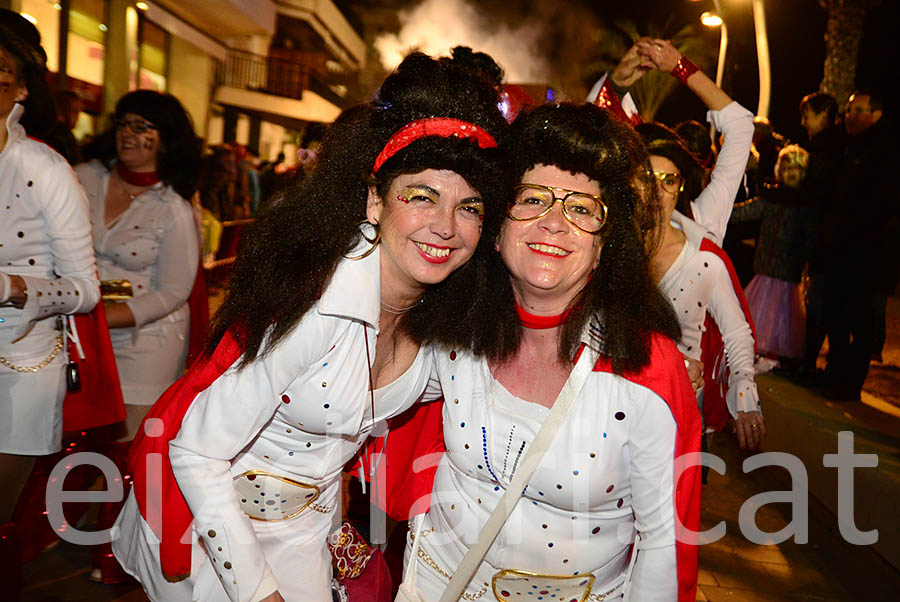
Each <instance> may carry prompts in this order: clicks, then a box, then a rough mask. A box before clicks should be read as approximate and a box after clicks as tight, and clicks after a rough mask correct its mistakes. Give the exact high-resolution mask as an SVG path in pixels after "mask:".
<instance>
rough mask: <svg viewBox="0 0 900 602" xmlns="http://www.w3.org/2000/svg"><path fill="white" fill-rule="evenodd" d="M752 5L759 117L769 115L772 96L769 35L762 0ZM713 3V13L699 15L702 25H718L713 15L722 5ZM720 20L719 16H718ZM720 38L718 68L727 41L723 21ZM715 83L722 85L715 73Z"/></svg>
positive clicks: (717, 14) (715, 1)
mask: <svg viewBox="0 0 900 602" xmlns="http://www.w3.org/2000/svg"><path fill="white" fill-rule="evenodd" d="M690 1H691V2H698V1H699V0H690ZM750 2H751V4H752V7H753V29H754V32H755V34H756V60H757V63H758V65H759V105H758V106H757V109H756V114H757V116H759V117H766V118H768V116H769V100H770V99H771V96H772V67H771V63H770V62H769V37H768V34H767V32H766V8H765V5H764V4H763V0H750ZM713 4H714V5H715V7H716V12H715V13H703V15H702V16H701V17H700V20H701V22H702V23H703V24H704V25H707V26H709V27H719V24H718V23H715V18H714V15H715V16H719V15H721V14H722V6H721V4H720V2H719V0H713ZM707 15H708V16H709V20H710V22H709V23H707V22H706V20H704V17H706V16H707ZM719 20H721V16H720V17H719ZM721 27H722V39H721V43H720V49H719V61H720V62H719V69H721V68H722V64H723V63H722V62H721V61H722V60H723V59H722V55H723V54H724V50H723V49H724V46H725V44H726V43H727V42H726V37H727V33H726V30H725V22H724V21H722V23H721ZM716 84H718V85H719V87H721V86H722V83H721V78H720V77H719V76H718V74H717V75H716Z"/></svg>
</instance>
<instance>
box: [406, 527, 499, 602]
mask: <svg viewBox="0 0 900 602" xmlns="http://www.w3.org/2000/svg"><path fill="white" fill-rule="evenodd" d="M433 531H434V528H433V527H432V528H431V529H429V530H428V531H423V532H422V537H423V538H424V537H425V536H426V535H428V534H429V533H431V532H433ZM409 539H410V541H413V542H414V541H415V540H416V536H415V535H413V532H412V531H411V530H410V532H409ZM418 555H419V558H421V559H422V562H424V563H425V564H427V565H428V566H430V567H431V568H433V569H434V570H435V571H437V573H438V574H439V575H440V576H441V577H443V578H444V579H446V580H447V581H449V580H450V579H451V578H452V577H453V576H452V575H450V574H449V573H447V572H446V571H445V570H444V569H442V568H441V567H440V566H439V565H438V563H436V562H435V561H434V559H433V558H432V557H431V556H429V555H428V552H426V551H425V550H423V549H422V546H421V545H420V546H419V554H418ZM489 587H490V585H488V584H487V583H484V584H482V587H481V589H480V590H478V591H477V592H475V593H474V594H470V593H469V592H463V593H462V595H461V596H460V598H463V599H465V600H477V599H478V598H480V597H481V596H483V595H484V594H486V593H487V591H488V588H489Z"/></svg>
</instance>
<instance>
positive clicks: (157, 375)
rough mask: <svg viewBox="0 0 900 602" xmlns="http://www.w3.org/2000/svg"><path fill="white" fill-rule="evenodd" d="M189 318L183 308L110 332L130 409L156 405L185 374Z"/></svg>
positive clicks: (185, 307) (187, 311) (186, 310)
mask: <svg viewBox="0 0 900 602" xmlns="http://www.w3.org/2000/svg"><path fill="white" fill-rule="evenodd" d="M189 327H190V314H189V308H188V306H187V305H186V304H185V305H182V306H181V307H179V308H178V309H176V310H175V311H173V312H172V313H170V314H169V315H167V316H165V317H163V318H160V319H159V320H156V321H155V322H150V323H149V324H145V325H144V326H142V327H141V328H140V329H139V330H138V331H137V332H135V330H134V329H133V328H113V329H111V330H110V331H109V338H110V341H111V342H112V346H113V351H114V353H115V355H116V369H117V370H118V371H119V381H120V383H121V385H122V397H123V398H124V399H125V403H126V404H129V405H148V406H149V405H153V404H154V403H156V400H157V399H158V398H159V396H160V395H162V394H163V392H164V391H165V390H166V389H168V388H169V385H171V384H172V383H173V382H175V381H176V380H178V379H179V378H181V376H182V374H184V362H185V359H186V358H187V351H188V330H189Z"/></svg>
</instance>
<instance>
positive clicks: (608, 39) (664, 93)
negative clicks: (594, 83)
mask: <svg viewBox="0 0 900 602" xmlns="http://www.w3.org/2000/svg"><path fill="white" fill-rule="evenodd" d="M666 29H667V27H665V26H663V27H662V28H660V27H658V26H656V25H655V24H650V25H649V31H648V32H646V33H643V34H642V33H640V32H639V31H638V29H637V26H636V25H635V24H634V23H633V22H631V21H617V22H616V23H615V25H614V27H613V28H608V29H606V30H605V31H604V32H603V34H602V35H601V37H600V41H601V46H600V58H599V59H598V60H596V61H594V62H593V63H590V64H588V65H587V66H586V71H587V72H588V73H603V72H604V71H611V70H612V69H613V68H614V67H615V66H616V64H618V62H619V59H621V58H622V56H624V54H625V53H626V52H627V51H628V49H629V48H630V47H631V46H632V45H633V44H634V43H635V42H637V41H638V39H640V38H641V37H646V36H650V37H654V38H663V37H668V38H669V39H670V40H671V42H672V44H673V45H674V46H675V48H677V49H678V51H679V52H681V53H682V54H684V55H687V56H689V57H690V58H691V60H692V61H694V62H695V63H697V64H698V65H700V67H701V68H703V70H704V71H706V72H707V73H711V72H714V70H713V71H710V69H711V66H714V65H715V61H716V47H714V46H713V45H712V44H710V42H709V41H708V40H707V39H705V38H704V37H703V36H701V35H700V33H699V32H698V28H697V27H695V26H693V25H688V26H686V27H683V28H682V29H680V30H679V31H678V32H677V33H676V34H675V35H673V36H666V35H664V33H663V32H664V31H665V30H666ZM713 69H714V68H713ZM678 85H679V84H678V82H677V81H676V80H675V78H673V77H672V76H671V75H669V74H668V73H661V72H659V71H656V70H654V71H650V72H649V73H647V74H646V75H645V76H644V77H642V78H641V79H640V80H639V81H638V82H637V83H636V84H634V85H633V86H632V87H631V94H632V96H634V98H635V100H636V101H637V104H638V106H639V107H640V108H641V116H642V117H643V118H644V120H645V121H653V119H654V117H655V116H656V113H657V112H658V111H659V108H660V107H661V106H662V105H663V103H664V102H665V100H666V98H668V97H669V95H670V94H672V92H673V91H674V90H675V89H676V88H677V87H678Z"/></svg>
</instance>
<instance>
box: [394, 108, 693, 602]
mask: <svg viewBox="0 0 900 602" xmlns="http://www.w3.org/2000/svg"><path fill="white" fill-rule="evenodd" d="M512 132H513V133H512V136H511V139H510V146H509V147H508V148H509V149H510V152H509V154H510V156H511V158H512V161H513V162H514V167H513V170H514V174H513V175H515V176H517V177H518V179H519V182H520V184H519V185H518V186H517V188H516V194H515V196H514V198H513V199H512V201H511V202H510V204H509V206H508V210H507V219H506V220H505V222H504V224H503V227H502V230H501V233H500V236H499V237H498V239H497V243H496V248H497V250H498V251H499V254H498V257H497V260H498V263H499V262H500V261H502V263H503V266H505V278H498V280H497V281H496V286H497V289H498V291H497V301H496V303H495V304H494V306H493V307H485V308H484V311H483V316H482V317H480V318H479V323H473V324H470V327H471V328H473V329H476V330H477V331H478V332H479V333H480V338H481V340H482V341H483V344H484V346H483V349H482V353H483V355H480V356H478V355H475V354H472V353H466V352H464V351H462V350H460V349H454V348H450V347H442V348H437V349H436V350H435V362H436V366H437V368H436V369H437V376H438V378H439V380H440V384H441V388H442V390H443V395H444V399H445V402H444V409H443V433H444V439H445V441H446V448H447V452H446V454H444V455H443V457H442V459H441V460H440V463H439V464H438V466H437V471H436V476H435V480H434V489H433V492H432V496H431V507H430V510H429V511H428V513H427V514H426V515H425V517H424V519H421V520H419V519H416V520H415V521H413V524H414V525H415V526H414V528H413V529H411V537H410V548H409V549H408V551H407V556H408V558H411V559H412V560H410V563H409V567H410V568H408V569H407V574H406V580H405V582H404V590H401V591H408V590H411V589H412V588H411V587H408V586H410V584H411V581H412V578H413V577H414V578H415V584H414V585H415V588H416V589H417V590H418V594H417V595H418V597H419V599H420V600H428V601H431V602H437V601H438V600H448V599H453V600H455V599H457V598H458V597H459V594H458V593H457V592H456V591H454V590H453V589H451V590H450V591H449V592H448V591H445V590H448V583H449V580H450V579H451V576H452V575H454V573H457V572H459V573H461V574H462V575H466V571H465V569H464V568H461V565H462V567H465V566H466V564H470V563H472V562H473V560H471V559H472V558H474V562H475V563H477V564H476V565H475V566H477V568H476V569H475V571H474V576H472V578H471V579H467V578H463V579H460V578H459V577H457V579H458V580H462V581H463V583H464V585H465V588H464V590H463V592H462V598H463V599H465V600H485V601H491V600H501V601H505V600H524V599H526V596H528V598H527V599H546V600H550V599H559V600H566V601H568V600H588V599H590V600H604V599H605V600H616V599H622V598H623V596H627V597H629V598H630V599H632V600H641V601H653V600H660V601H661V600H675V599H680V600H688V599H690V600H693V596H694V593H693V592H694V590H695V586H696V576H697V567H696V548H693V549H691V547H690V546H686V545H684V544H685V542H686V539H685V538H684V537H682V535H683V533H681V532H679V534H678V535H676V525H686V526H688V527H691V528H692V529H696V524H697V520H698V517H699V479H698V478H697V476H698V475H697V471H695V470H691V469H689V470H688V471H687V472H686V473H685V476H684V477H683V478H682V480H681V483H680V485H679V487H678V489H677V492H676V487H675V485H674V484H675V482H676V478H675V477H674V474H673V471H674V459H675V458H676V457H678V456H679V455H681V454H682V453H684V452H687V451H695V450H698V449H699V437H700V428H699V427H700V425H699V413H698V412H697V407H696V403H695V401H694V397H693V395H692V394H691V389H690V385H689V381H688V378H687V374H686V371H685V369H684V364H683V360H682V356H681V354H680V353H679V352H678V350H677V349H676V347H675V345H674V343H673V342H672V340H671V339H672V338H676V337H677V336H678V334H679V327H678V323H677V320H676V319H675V316H674V315H673V313H672V309H671V306H670V305H669V304H668V303H667V302H666V300H665V299H664V298H663V297H662V295H661V294H660V292H659V290H658V289H657V288H656V286H655V285H654V283H653V280H652V279H651V277H650V270H649V265H648V260H647V258H646V255H645V254H644V253H643V251H642V248H643V246H642V244H643V243H642V241H641V239H640V236H639V233H638V228H636V227H635V226H634V224H635V219H636V217H635V211H636V207H637V206H638V203H639V200H638V198H637V196H636V195H637V193H636V191H635V189H634V188H633V187H632V186H630V182H631V176H632V174H633V173H634V171H633V170H634V165H635V161H637V162H638V163H641V162H644V163H645V162H646V157H647V156H646V151H645V150H644V149H643V146H642V145H641V143H640V141H639V140H638V138H637V136H636V135H635V133H634V131H633V130H632V129H631V128H630V127H628V126H627V125H625V124H623V123H622V122H620V121H619V120H617V119H616V118H615V117H613V116H611V115H610V114H609V113H608V112H606V111H603V110H602V109H599V108H597V107H595V106H592V105H582V106H574V105H562V106H559V105H557V106H544V107H540V108H537V109H534V110H533V111H531V112H530V113H526V114H523V115H521V116H520V117H519V118H518V120H517V121H516V122H515V123H514V124H513V126H512ZM513 149H514V151H513ZM503 266H500V267H501V270H502V267H503ZM501 275H502V272H501ZM573 364H575V366H574V367H573ZM568 404H571V405H570V406H569V405H568ZM560 407H563V408H567V409H566V410H563V411H562V412H561V411H560V410H559V408H560ZM560 417H561V418H560ZM549 423H553V424H558V425H559V426H558V431H557V432H555V433H554V434H553V435H552V436H551V441H552V443H551V444H550V445H549V447H548V448H546V453H545V454H544V455H543V456H542V457H540V456H539V459H538V460H537V461H535V460H534V458H535V456H534V455H532V451H531V450H532V449H535V448H539V447H540V446H541V444H540V443H539V441H540V440H541V437H542V435H539V434H538V433H539V432H543V431H544V429H545V428H546V425H547V424H549ZM535 462H537V464H536V466H537V468H536V470H535V471H534V473H533V475H531V476H530V478H528V479H527V481H526V483H527V486H525V487H524V492H523V493H522V494H521V496H519V494H518V492H519V491H522V489H521V488H519V486H518V483H517V477H516V475H517V474H518V472H523V473H526V474H527V471H528V469H527V468H526V467H527V466H531V465H535ZM519 479H521V476H520V477H519ZM507 489H508V490H510V492H511V494H510V495H511V498H505V499H512V500H514V506H513V509H512V513H511V515H510V516H508V518H506V520H505V522H503V524H502V527H500V529H499V532H498V534H497V536H496V538H495V539H493V540H492V542H493V543H492V544H491V545H490V547H489V548H488V549H487V552H486V554H484V555H482V554H480V553H478V552H477V551H478V550H479V549H480V546H481V545H482V544H481V543H480V542H479V534H480V533H483V532H484V531H488V532H490V528H489V527H486V524H490V523H491V521H490V520H489V518H488V517H489V516H491V514H492V511H493V510H494V508H495V507H497V506H498V505H499V504H501V503H502V502H501V500H502V499H504V495H505V492H506V490H507ZM676 516H677V517H678V518H677V520H676V518H675V517H676ZM416 533H419V535H418V536H416V535H415V534H416ZM413 550H414V551H413ZM472 550H474V551H472ZM467 553H469V558H468V559H467V560H466V561H465V562H464V561H463V558H464V557H465V556H466V555H467ZM450 587H451V588H452V587H453V586H450ZM412 591H415V590H412ZM626 592H629V593H627V594H626ZM442 596H443V597H442ZM538 596H540V597H538ZM408 597H409V598H410V599H414V598H415V595H411V596H408Z"/></svg>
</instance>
